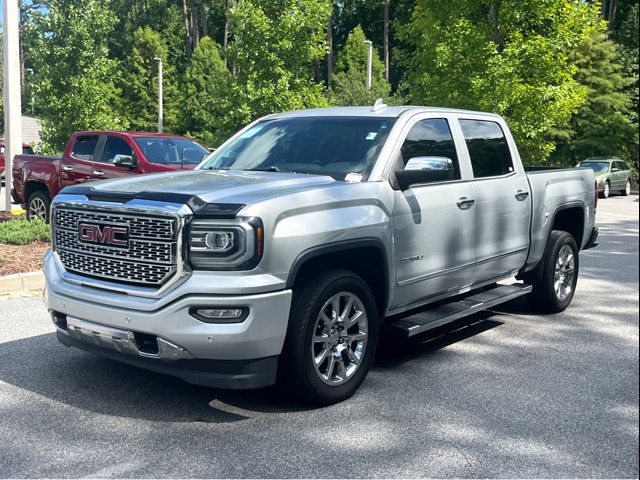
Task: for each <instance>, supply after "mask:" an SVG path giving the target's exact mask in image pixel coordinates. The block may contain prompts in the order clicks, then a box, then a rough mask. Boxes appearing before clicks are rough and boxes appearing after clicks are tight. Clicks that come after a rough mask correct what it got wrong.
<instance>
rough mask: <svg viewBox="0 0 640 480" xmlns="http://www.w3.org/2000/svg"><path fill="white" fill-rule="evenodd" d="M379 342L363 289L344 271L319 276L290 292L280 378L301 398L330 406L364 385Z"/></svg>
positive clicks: (372, 308) (373, 312) (371, 307)
mask: <svg viewBox="0 0 640 480" xmlns="http://www.w3.org/2000/svg"><path fill="white" fill-rule="evenodd" d="M377 340H378V313H377V308H376V303H375V300H374V298H373V294H372V293H371V289H370V288H369V287H368V285H367V284H366V283H365V282H364V281H363V280H362V279H361V278H360V277H359V276H358V275H356V274H354V273H352V272H349V271H347V270H332V271H328V272H325V273H321V274H320V275H318V276H317V277H316V278H314V279H313V280H312V281H311V282H309V283H308V284H307V285H306V286H304V287H302V289H301V290H300V291H296V292H294V298H293V303H292V306H291V314H290V316H289V327H288V331H287V338H286V340H285V345H284V348H283V353H282V356H281V358H280V365H279V371H278V375H279V380H280V383H282V384H283V385H284V386H285V387H287V388H289V389H290V390H292V391H293V392H294V393H295V394H297V395H298V396H300V397H302V398H303V399H305V400H307V401H309V402H312V403H316V404H319V405H331V404H333V403H337V402H341V401H343V400H346V399H347V398H349V397H351V396H352V395H353V394H354V393H355V391H356V390H357V389H358V387H359V386H360V384H361V383H362V382H363V381H364V378H365V377H366V375H367V373H368V371H369V368H370V367H371V363H372V362H373V358H374V356H375V349H376V343H377Z"/></svg>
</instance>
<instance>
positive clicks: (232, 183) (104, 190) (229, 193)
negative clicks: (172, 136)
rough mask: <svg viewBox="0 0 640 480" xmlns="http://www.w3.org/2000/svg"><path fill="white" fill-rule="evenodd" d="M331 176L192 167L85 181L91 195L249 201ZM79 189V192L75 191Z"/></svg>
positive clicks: (327, 182) (321, 183) (328, 182)
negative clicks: (148, 195) (178, 170)
mask: <svg viewBox="0 0 640 480" xmlns="http://www.w3.org/2000/svg"><path fill="white" fill-rule="evenodd" d="M344 183H345V182H338V181H336V180H334V179H333V178H332V177H328V176H321V175H307V174H299V173H284V172H283V173H280V172H250V171H239V170H235V171H231V170H211V171H209V170H206V171H205V170H195V171H192V172H171V173H162V174H150V175H139V176H135V177H127V178H120V179H114V180H103V181H100V182H93V183H90V184H84V185H85V188H87V187H90V188H91V190H92V191H93V192H94V194H100V195H108V194H109V193H113V194H116V195H117V194H121V195H127V194H128V195H130V196H131V197H133V198H135V196H136V195H138V194H143V193H145V194H149V193H153V194H156V195H154V197H158V198H161V197H162V194H165V195H166V197H167V198H166V201H170V198H171V194H179V195H182V196H187V195H189V196H194V197H198V198H199V199H200V200H202V201H204V202H206V203H234V204H252V203H257V202H260V201H264V200H268V199H270V198H274V197H281V196H285V195H289V194H293V193H298V192H301V191H306V190H313V189H318V188H326V187H330V186H332V185H340V184H344ZM76 190H78V191H76ZM63 193H71V194H72V193H82V192H81V191H80V189H77V187H71V188H69V189H65V191H63Z"/></svg>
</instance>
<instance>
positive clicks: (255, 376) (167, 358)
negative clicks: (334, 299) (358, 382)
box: [45, 253, 292, 388]
mask: <svg viewBox="0 0 640 480" xmlns="http://www.w3.org/2000/svg"><path fill="white" fill-rule="evenodd" d="M45 276H46V282H47V285H46V290H45V303H46V306H47V308H48V309H49V311H50V312H51V313H52V316H53V319H54V323H55V324H56V327H57V335H58V339H59V340H60V342H62V343H63V344H64V345H67V346H74V347H77V348H80V349H82V350H86V351H89V352H92V353H96V354H99V355H103V356H105V357H108V358H112V359H115V360H119V361H122V362H125V363H129V364H132V365H136V366H139V367H142V368H146V369H149V370H154V371H157V372H161V373H167V374H169V375H174V376H178V377H181V378H183V379H184V380H186V381H187V382H190V383H195V384H200V385H206V386H211V387H220V388H257V387H263V386H266V385H270V384H273V383H274V381H275V375H276V367H277V359H278V356H279V355H280V353H281V351H282V346H283V344H284V338H285V335H286V331H287V323H288V317H289V308H290V306H291V295H292V292H291V290H280V291H276V292H268V293H258V294H251V295H237V294H236V295H216V294H209V295H205V294H203V293H201V292H197V293H193V292H191V291H189V290H188V289H187V288H186V286H187V285H189V283H185V284H183V285H181V286H179V287H178V288H177V290H178V291H173V292H172V298H173V299H174V300H172V301H171V302H169V303H165V302H162V303H161V304H156V305H153V306H152V305H150V304H149V303H148V301H146V302H145V299H140V305H139V306H138V307H139V308H135V306H136V298H135V297H131V296H128V295H126V294H122V293H113V292H108V291H101V290H98V289H95V288H91V287H84V286H79V285H75V284H72V283H70V282H68V281H65V280H63V278H62V276H61V272H59V271H58V268H57V265H56V264H55V259H54V258H53V255H52V254H51V253H48V254H47V255H46V256H45ZM213 284H215V283H213ZM254 286H255V285H254ZM80 293H82V294H80ZM193 306H206V307H229V306H242V307H246V308H247V309H248V311H249V314H248V316H247V317H246V318H245V319H244V320H243V321H242V322H241V323H205V322H202V321H200V320H198V319H196V318H194V317H193V316H192V315H191V314H190V313H189V310H190V308H191V307H193ZM148 342H151V344H153V345H154V347H153V348H151V349H149V348H148V345H146V344H147V343H148Z"/></svg>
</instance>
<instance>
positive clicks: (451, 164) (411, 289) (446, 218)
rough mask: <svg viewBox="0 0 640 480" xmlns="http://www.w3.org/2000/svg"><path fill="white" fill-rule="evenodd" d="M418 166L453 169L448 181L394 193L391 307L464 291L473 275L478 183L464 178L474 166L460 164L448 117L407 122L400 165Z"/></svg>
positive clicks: (412, 167) (397, 307) (450, 170)
mask: <svg viewBox="0 0 640 480" xmlns="http://www.w3.org/2000/svg"><path fill="white" fill-rule="evenodd" d="M458 145H460V141H458ZM418 168H419V169H430V170H448V174H447V175H446V179H445V180H440V181H436V182H433V183H425V184H422V185H414V186H412V187H410V188H408V189H406V190H404V191H401V190H395V192H394V195H395V198H394V209H393V228H394V241H395V252H396V266H397V268H396V271H397V275H396V289H395V291H396V293H395V298H394V299H393V301H392V305H391V309H392V310H393V309H403V308H407V307H409V306H413V305H418V304H420V303H424V302H426V301H428V300H429V299H430V298H433V297H436V296H438V295H440V294H444V293H447V292H452V291H459V290H461V289H462V288H464V287H465V286H468V285H470V284H471V283H473V278H474V273H473V272H474V262H475V250H474V249H475V245H474V242H473V239H474V236H473V229H474V223H475V222H474V219H475V207H474V204H473V201H474V200H473V195H474V192H473V185H472V183H471V182H468V181H465V180H467V179H468V176H469V169H468V166H466V165H461V164H460V161H459V158H458V154H457V148H456V141H454V137H453V135H452V133H451V128H450V124H449V120H448V119H446V118H424V119H421V120H417V121H416V122H415V123H414V124H412V125H411V126H410V127H408V132H407V133H406V137H405V140H404V142H403V144H402V147H401V149H400V154H399V160H398V162H397V164H396V167H395V170H400V169H418ZM440 178H442V177H440Z"/></svg>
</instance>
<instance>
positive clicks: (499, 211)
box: [459, 119, 531, 283]
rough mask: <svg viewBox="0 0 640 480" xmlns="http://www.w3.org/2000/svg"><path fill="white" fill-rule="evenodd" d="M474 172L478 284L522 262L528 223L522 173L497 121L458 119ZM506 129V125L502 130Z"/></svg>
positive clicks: (526, 186)
mask: <svg viewBox="0 0 640 480" xmlns="http://www.w3.org/2000/svg"><path fill="white" fill-rule="evenodd" d="M459 124H460V127H461V130H462V135H463V137H464V139H465V143H466V146H467V152H466V153H467V154H468V156H469V159H470V162H471V167H472V169H473V176H474V181H473V186H474V190H475V193H474V196H475V200H476V204H475V209H476V220H477V222H478V223H477V226H476V228H475V230H474V237H475V244H476V272H475V273H476V283H481V282H487V281H490V280H494V279H498V278H499V277H505V276H508V275H510V274H511V275H512V274H514V272H516V271H518V270H519V269H520V268H522V267H523V266H524V264H525V262H526V259H527V255H528V250H529V229H530V222H531V192H530V191H529V190H530V189H529V181H528V180H527V177H526V174H525V173H524V171H516V167H515V166H514V162H513V158H512V155H511V152H514V154H517V150H516V148H515V144H512V145H511V146H510V145H509V141H508V140H507V136H506V135H505V132H504V130H503V128H502V127H501V125H500V124H499V123H498V122H494V121H489V120H484V119H460V121H459ZM504 128H505V129H506V126H505V127H504Z"/></svg>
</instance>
